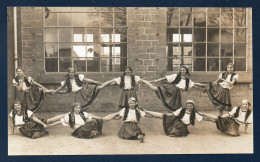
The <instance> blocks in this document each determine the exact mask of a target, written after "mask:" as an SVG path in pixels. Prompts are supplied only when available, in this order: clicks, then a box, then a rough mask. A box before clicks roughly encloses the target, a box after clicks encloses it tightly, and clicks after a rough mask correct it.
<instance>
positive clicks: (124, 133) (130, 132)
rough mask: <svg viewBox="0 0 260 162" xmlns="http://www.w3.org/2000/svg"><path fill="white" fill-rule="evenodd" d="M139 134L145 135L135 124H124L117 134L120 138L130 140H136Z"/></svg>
mask: <svg viewBox="0 0 260 162" xmlns="http://www.w3.org/2000/svg"><path fill="white" fill-rule="evenodd" d="M140 134H141V135H143V136H144V135H145V134H144V133H143V132H142V130H141V129H140V127H139V125H138V123H136V122H124V124H123V125H122V127H121V128H120V130H119V132H118V136H119V137H120V138H122V139H130V140H134V139H137V137H138V135H140Z"/></svg>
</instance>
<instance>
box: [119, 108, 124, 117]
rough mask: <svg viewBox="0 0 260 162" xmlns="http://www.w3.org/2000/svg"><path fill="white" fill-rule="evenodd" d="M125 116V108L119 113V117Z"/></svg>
mask: <svg viewBox="0 0 260 162" xmlns="http://www.w3.org/2000/svg"><path fill="white" fill-rule="evenodd" d="M124 114H125V108H123V109H122V110H120V111H119V116H121V117H124Z"/></svg>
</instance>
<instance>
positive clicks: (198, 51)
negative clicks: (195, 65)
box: [193, 43, 206, 57]
mask: <svg viewBox="0 0 260 162" xmlns="http://www.w3.org/2000/svg"><path fill="white" fill-rule="evenodd" d="M193 47H194V56H195V57H205V56H206V45H205V44H204V43H203V44H202V43H201V44H198V43H196V44H193Z"/></svg>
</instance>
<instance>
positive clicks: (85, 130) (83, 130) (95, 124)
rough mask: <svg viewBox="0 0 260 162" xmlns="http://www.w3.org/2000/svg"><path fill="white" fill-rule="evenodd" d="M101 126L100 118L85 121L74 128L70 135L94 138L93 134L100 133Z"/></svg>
mask: <svg viewBox="0 0 260 162" xmlns="http://www.w3.org/2000/svg"><path fill="white" fill-rule="evenodd" d="M102 126H103V120H102V119H96V120H92V121H87V122H86V123H85V124H84V125H82V126H80V127H79V128H78V129H76V130H75V131H74V132H73V133H72V134H71V135H72V136H74V137H77V138H85V139H89V138H94V137H95V136H97V135H99V134H102Z"/></svg>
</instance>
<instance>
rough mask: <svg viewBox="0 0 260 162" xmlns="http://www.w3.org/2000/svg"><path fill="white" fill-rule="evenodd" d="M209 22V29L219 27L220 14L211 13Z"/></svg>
mask: <svg viewBox="0 0 260 162" xmlns="http://www.w3.org/2000/svg"><path fill="white" fill-rule="evenodd" d="M207 21H208V27H218V26H219V22H220V14H219V13H209V14H208V20H207Z"/></svg>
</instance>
